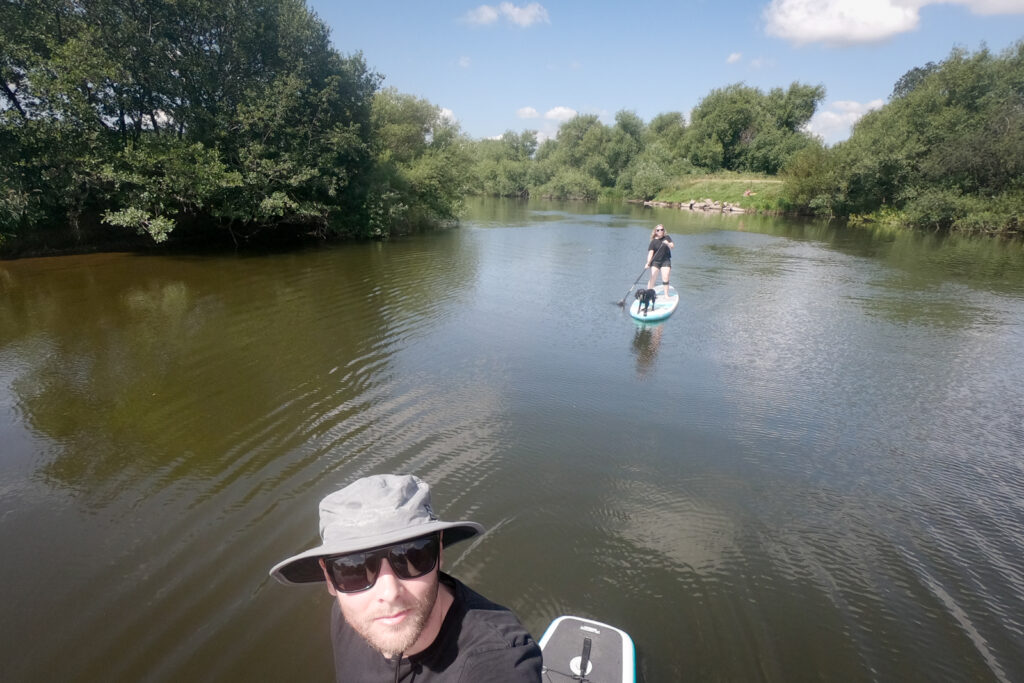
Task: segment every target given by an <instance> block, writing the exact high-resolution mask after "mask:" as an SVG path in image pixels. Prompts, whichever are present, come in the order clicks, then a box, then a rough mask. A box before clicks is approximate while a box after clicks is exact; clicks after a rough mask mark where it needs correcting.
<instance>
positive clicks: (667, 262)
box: [644, 225, 676, 298]
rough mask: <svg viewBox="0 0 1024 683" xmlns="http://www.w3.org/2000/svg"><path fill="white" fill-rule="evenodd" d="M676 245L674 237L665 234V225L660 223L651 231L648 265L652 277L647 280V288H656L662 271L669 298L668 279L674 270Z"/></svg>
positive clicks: (666, 295) (666, 294) (662, 279)
mask: <svg viewBox="0 0 1024 683" xmlns="http://www.w3.org/2000/svg"><path fill="white" fill-rule="evenodd" d="M674 246H676V245H675V244H674V243H673V242H672V238H671V237H669V236H668V235H666V234H665V226H664V225H658V226H656V227H655V228H654V230H653V231H652V232H651V244H650V245H649V246H648V247H647V265H646V266H644V268H650V269H651V279H650V280H648V281H647V289H654V281H655V280H656V279H657V277H658V271H659V270H660V271H661V283H662V284H663V285H665V297H666V298H668V296H669V294H668V279H669V275H670V274H671V272H672V248H673V247H674Z"/></svg>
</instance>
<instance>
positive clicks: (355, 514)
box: [270, 474, 484, 584]
mask: <svg viewBox="0 0 1024 683" xmlns="http://www.w3.org/2000/svg"><path fill="white" fill-rule="evenodd" d="M442 530H443V531H444V535H443V539H442V542H443V544H444V545H446V546H447V545H451V544H452V543H458V542H459V541H464V540H466V539H467V538H471V537H473V536H476V535H477V534H480V533H483V531H484V528H483V527H482V526H480V525H479V524H477V523H476V522H442V521H441V520H439V519H438V518H437V516H436V515H435V514H434V510H433V509H432V508H431V507H430V487H429V486H428V485H427V483H426V482H424V481H423V480H422V479H420V478H419V477H414V476H412V475H409V474H379V475H375V476H372V477H364V478H363V479H358V480H356V481H354V482H352V483H351V484H349V485H348V486H346V487H345V488H343V489H341V490H340V491H335V492H334V493H332V494H330V495H329V496H327V497H326V498H324V499H323V500H321V501H320V538H321V539H322V541H323V542H322V543H321V544H320V545H318V546H317V547H315V548H310V549H309V550H307V551H305V552H302V553H299V554H298V555H295V556H293V557H289V558H288V559H287V560H284V561H283V562H279V563H277V564H276V565H275V566H274V568H273V569H271V570H270V575H271V576H273V577H274V578H275V579H277V580H278V581H280V582H281V583H286V584H298V583H314V582H316V581H323V580H324V574H323V572H322V571H320V563H319V560H320V558H321V557H325V556H327V555H341V554H343V553H354V552H359V551H360V550H369V549H370V548H377V547H380V546H385V545H391V544H393V543H401V542H402V541H406V540H409V539H410V538H417V537H419V536H425V535H426V534H429V533H431V532H433V531H442Z"/></svg>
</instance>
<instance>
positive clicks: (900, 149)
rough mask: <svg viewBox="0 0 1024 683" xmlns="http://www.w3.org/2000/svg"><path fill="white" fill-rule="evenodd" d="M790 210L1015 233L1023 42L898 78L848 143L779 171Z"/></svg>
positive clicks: (1022, 136) (1023, 191) (1022, 145)
mask: <svg viewBox="0 0 1024 683" xmlns="http://www.w3.org/2000/svg"><path fill="white" fill-rule="evenodd" d="M784 177H785V178H786V181H787V182H786V193H787V196H788V199H789V201H790V203H791V205H792V206H793V207H794V208H797V209H800V210H805V211H813V212H816V213H819V214H824V215H838V216H851V215H855V216H864V215H867V216H874V217H877V218H883V219H885V218H891V219H892V220H895V221H897V222H900V223H904V224H909V225H912V226H917V227H922V228H940V229H952V230H956V231H962V232H988V233H1018V234H1019V233H1021V232H1022V231H1024V221H1022V214H1024V42H1018V43H1017V44H1016V45H1015V46H1013V47H1012V48H1010V49H1008V50H1006V51H1005V52H1004V53H1002V54H1001V55H994V54H992V53H990V52H989V51H988V50H987V49H982V50H980V51H978V52H976V53H973V54H971V53H968V52H967V51H965V50H963V49H954V50H953V51H952V53H951V54H950V55H949V57H948V58H947V59H946V60H945V61H943V62H941V63H939V64H935V63H931V62H929V63H928V64H927V65H925V66H924V67H916V68H914V69H911V70H910V71H908V72H907V73H906V74H904V76H903V77H902V78H900V79H899V81H898V82H897V83H896V84H895V87H894V88H893V93H892V96H891V97H890V99H889V102H888V103H887V104H886V105H885V106H884V107H883V108H882V109H880V110H877V111H874V112H871V113H870V114H868V115H866V116H864V117H863V118H862V119H861V120H860V121H859V122H858V123H857V124H856V126H855V127H854V129H853V133H852V135H851V136H850V138H849V140H847V141H845V142H842V143H840V144H838V145H836V146H834V147H832V148H828V149H826V148H824V147H822V146H821V145H815V146H812V147H809V148H807V149H805V150H803V151H801V152H800V153H799V154H798V155H796V156H795V158H794V159H793V160H792V161H791V163H790V164H789V165H788V167H787V168H786V169H785V173H784Z"/></svg>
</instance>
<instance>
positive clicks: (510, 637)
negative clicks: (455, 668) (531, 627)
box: [452, 578, 533, 650]
mask: <svg viewBox="0 0 1024 683" xmlns="http://www.w3.org/2000/svg"><path fill="white" fill-rule="evenodd" d="M452 581H453V582H454V590H455V605H456V606H457V609H458V610H459V612H460V613H461V616H462V628H461V629H460V631H461V633H460V636H461V637H460V638H459V640H460V641H461V645H462V646H464V647H470V648H473V649H478V650H479V649H498V648H508V647H521V646H524V645H529V644H531V643H533V638H532V637H531V636H530V634H529V633H528V632H527V630H526V627H524V626H523V624H522V622H520V621H519V618H518V617H517V616H516V615H515V614H514V613H513V612H512V611H511V610H509V609H508V608H507V607H503V606H501V605H499V604H497V603H496V602H493V601H491V600H489V599H487V598H486V597H484V596H483V595H481V594H480V593H477V592H476V591H475V590H473V589H472V588H470V587H469V586H467V585H466V584H464V583H462V582H461V581H459V580H458V579H454V578H453V579H452Z"/></svg>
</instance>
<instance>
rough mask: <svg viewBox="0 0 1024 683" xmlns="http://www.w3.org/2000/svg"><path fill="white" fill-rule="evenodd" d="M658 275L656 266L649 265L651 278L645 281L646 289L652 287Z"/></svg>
mask: <svg viewBox="0 0 1024 683" xmlns="http://www.w3.org/2000/svg"><path fill="white" fill-rule="evenodd" d="M657 277H658V266H651V279H650V280H648V281H647V289H654V282H655V280H656V279H657Z"/></svg>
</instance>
